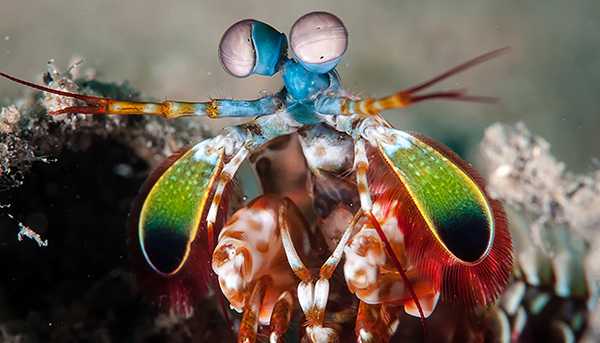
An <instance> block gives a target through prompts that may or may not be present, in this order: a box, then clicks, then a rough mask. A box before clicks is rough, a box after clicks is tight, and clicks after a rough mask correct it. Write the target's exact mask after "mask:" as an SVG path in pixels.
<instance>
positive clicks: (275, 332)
mask: <svg viewBox="0 0 600 343" xmlns="http://www.w3.org/2000/svg"><path fill="white" fill-rule="evenodd" d="M293 307H294V298H293V297H292V294H291V293H290V292H284V293H282V294H281V295H280V296H279V299H278V300H277V302H276V303H275V306H274V307H273V313H272V314H271V325H270V327H271V334H270V335H269V342H270V343H281V342H283V335H284V334H285V333H286V332H287V329H288V326H289V324H290V320H291V319H292V310H293Z"/></svg>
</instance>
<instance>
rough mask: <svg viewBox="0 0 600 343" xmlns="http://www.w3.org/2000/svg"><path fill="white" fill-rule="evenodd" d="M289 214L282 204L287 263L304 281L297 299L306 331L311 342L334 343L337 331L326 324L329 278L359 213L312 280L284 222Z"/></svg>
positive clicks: (282, 225)
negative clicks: (316, 278)
mask: <svg viewBox="0 0 600 343" xmlns="http://www.w3.org/2000/svg"><path fill="white" fill-rule="evenodd" d="M286 213H287V207H286V206H282V207H281V208H280V211H279V219H280V221H281V223H280V225H279V227H280V229H281V239H282V241H283V247H284V249H285V254H286V256H287V259H288V262H289V264H290V266H291V267H292V270H293V271H294V273H295V274H296V276H297V277H298V278H299V279H300V280H301V281H300V283H299V284H298V301H299V302H300V307H301V308H302V311H303V312H304V315H305V317H306V321H307V327H306V334H307V336H308V337H309V338H310V340H311V341H312V342H335V341H337V334H336V332H335V330H333V329H332V328H328V327H325V326H324V321H325V308H326V307H327V300H328V298H329V279H330V278H331V276H332V274H333V272H334V271H335V269H336V267H337V265H338V264H339V262H340V260H341V258H342V256H343V252H344V247H345V246H346V244H347V243H348V240H349V239H350V236H351V234H352V229H353V228H354V226H355V225H356V219H357V218H358V216H355V219H353V220H352V222H351V223H350V225H349V226H348V228H347V229H346V231H345V232H344V234H343V235H342V237H341V239H340V241H339V243H338V245H337V247H336V248H335V250H334V251H333V253H332V254H331V256H329V258H328V259H327V261H325V263H324V264H323V265H322V266H321V269H320V271H319V279H318V280H317V281H316V282H313V277H312V275H311V272H310V270H309V269H308V268H307V267H306V266H305V265H304V263H303V262H302V260H301V259H300V257H299V255H298V252H297V251H296V248H295V247H294V242H293V241H292V239H291V237H290V234H289V229H288V227H287V224H286V223H285V221H284V219H285V218H286V216H287V214H286Z"/></svg>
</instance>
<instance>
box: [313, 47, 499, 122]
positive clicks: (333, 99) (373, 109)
mask: <svg viewBox="0 0 600 343" xmlns="http://www.w3.org/2000/svg"><path fill="white" fill-rule="evenodd" d="M507 51H508V47H505V48H501V49H497V50H493V51H490V52H488V53H486V54H483V55H481V56H478V57H476V58H474V59H472V60H469V61H467V62H465V63H463V64H460V65H458V66H456V67H454V68H452V69H450V70H448V71H446V72H444V73H442V74H440V75H438V76H436V77H434V78H432V79H431V80H429V81H426V82H423V83H421V84H419V85H417V86H414V87H410V88H407V89H404V90H401V91H399V92H396V93H394V94H392V95H389V96H385V97H382V98H365V99H361V100H354V99H351V98H347V97H338V96H321V97H319V98H318V99H317V100H316V102H315V108H316V110H317V112H319V113H321V114H331V115H360V116H372V115H377V114H379V113H380V112H382V111H385V110H391V109H398V108H405V107H408V106H410V105H412V104H415V103H418V102H422V101H426V100H434V99H444V100H454V101H467V102H482V103H493V102H496V101H497V99H496V98H494V97H487V96H479V95H470V94H468V93H467V91H466V90H465V89H452V90H445V91H439V92H430V93H424V94H423V93H420V92H421V91H422V90H424V89H427V88H430V87H431V86H433V85H435V84H437V83H439V82H441V81H443V80H445V79H447V78H449V77H451V76H453V75H456V74H458V73H460V72H462V71H465V70H466V69H469V68H471V67H474V66H476V65H478V64H481V63H483V62H487V61H489V60H490V59H492V58H495V57H497V56H499V55H501V54H503V53H505V52H507Z"/></svg>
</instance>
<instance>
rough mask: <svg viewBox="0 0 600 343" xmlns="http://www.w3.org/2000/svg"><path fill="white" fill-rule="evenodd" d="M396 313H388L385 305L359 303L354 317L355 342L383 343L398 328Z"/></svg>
mask: <svg viewBox="0 0 600 343" xmlns="http://www.w3.org/2000/svg"><path fill="white" fill-rule="evenodd" d="M397 313H398V311H394V310H392V311H390V309H389V308H388V306H387V305H381V304H374V305H371V304H367V303H365V302H362V301H361V302H360V304H359V305H358V314H357V315H356V326H355V329H354V331H355V333H356V340H357V342H359V343H384V342H389V340H390V338H391V337H392V336H393V335H394V333H395V332H396V329H397V328H398V323H399V322H398V315H397Z"/></svg>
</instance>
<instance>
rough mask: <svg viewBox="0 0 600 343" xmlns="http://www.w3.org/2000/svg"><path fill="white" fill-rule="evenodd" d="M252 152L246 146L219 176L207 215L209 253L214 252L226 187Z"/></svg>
mask: <svg viewBox="0 0 600 343" xmlns="http://www.w3.org/2000/svg"><path fill="white" fill-rule="evenodd" d="M249 153H250V152H249V151H248V149H247V148H246V147H244V146H242V147H241V149H240V150H239V151H238V152H237V153H236V154H235V155H234V156H233V157H232V158H231V160H229V162H227V163H226V164H225V165H224V166H223V170H221V173H220V175H219V179H218V181H217V184H216V186H215V193H214V195H213V198H212V202H211V204H210V207H209V209H208V214H207V215H206V234H207V236H208V251H212V250H213V247H214V246H215V243H214V239H215V238H214V237H215V236H214V235H215V233H214V232H215V229H214V227H215V221H216V220H217V214H218V212H219V206H220V205H221V199H223V192H224V191H225V187H226V186H227V184H228V183H229V181H231V179H232V178H233V176H234V175H235V173H236V172H237V170H238V169H239V168H240V165H241V164H242V162H244V160H246V158H247V157H248V154H249Z"/></svg>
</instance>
